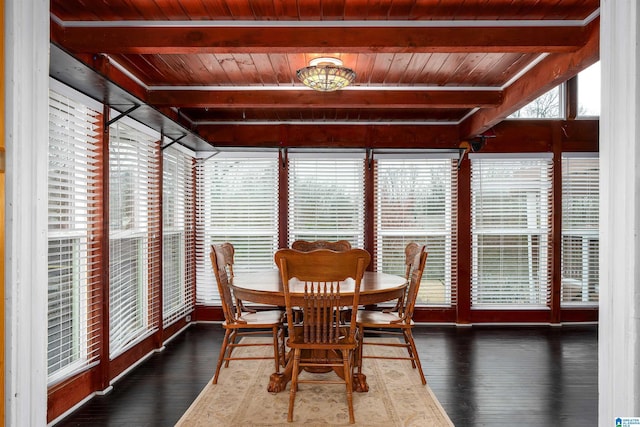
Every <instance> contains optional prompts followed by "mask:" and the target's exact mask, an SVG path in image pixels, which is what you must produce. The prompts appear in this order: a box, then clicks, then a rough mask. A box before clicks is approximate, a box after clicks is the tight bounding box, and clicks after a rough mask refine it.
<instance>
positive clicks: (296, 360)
mask: <svg viewBox="0 0 640 427" xmlns="http://www.w3.org/2000/svg"><path fill="white" fill-rule="evenodd" d="M299 368H300V349H299V348H296V349H295V350H294V351H293V372H292V373H291V391H290V392H289V414H288V415H287V421H288V422H292V421H293V404H294V402H295V400H296V391H298V370H299Z"/></svg>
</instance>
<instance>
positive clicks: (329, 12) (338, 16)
mask: <svg viewBox="0 0 640 427" xmlns="http://www.w3.org/2000/svg"><path fill="white" fill-rule="evenodd" d="M411 1H414V0H411ZM345 3H346V1H345V0H322V19H327V20H344V19H345V16H344V9H345V6H346V5H345Z"/></svg>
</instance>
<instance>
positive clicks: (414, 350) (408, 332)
mask: <svg viewBox="0 0 640 427" xmlns="http://www.w3.org/2000/svg"><path fill="white" fill-rule="evenodd" d="M404 336H405V337H406V338H407V339H408V340H409V345H410V346H411V351H410V353H411V357H412V359H411V361H412V362H414V361H415V366H417V367H418V372H420V379H421V380H422V384H423V385H424V384H426V383H427V380H426V379H425V377H424V372H422V364H421V363H420V356H418V349H417V348H416V343H415V341H414V340H413V334H412V333H411V329H405V330H404Z"/></svg>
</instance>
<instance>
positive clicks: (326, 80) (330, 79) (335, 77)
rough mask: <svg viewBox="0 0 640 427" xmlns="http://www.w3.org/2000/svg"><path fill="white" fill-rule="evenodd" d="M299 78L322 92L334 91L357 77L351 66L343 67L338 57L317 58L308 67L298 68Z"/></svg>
mask: <svg viewBox="0 0 640 427" xmlns="http://www.w3.org/2000/svg"><path fill="white" fill-rule="evenodd" d="M297 74H298V79H300V81H301V82H302V83H304V84H305V85H306V86H309V87H310V88H311V89H313V90H317V91H320V92H333V91H334V90H338V89H342V88H343V87H345V86H348V85H350V84H351V83H352V82H353V81H354V80H355V78H356V73H355V71H353V70H352V69H351V68H347V67H343V66H342V61H341V60H339V59H337V58H315V59H312V60H311V61H310V62H309V66H308V67H304V68H301V69H299V70H298V72H297Z"/></svg>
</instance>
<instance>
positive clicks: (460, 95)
mask: <svg viewBox="0 0 640 427" xmlns="http://www.w3.org/2000/svg"><path fill="white" fill-rule="evenodd" d="M146 100H147V102H148V103H149V104H151V105H155V106H158V107H160V106H176V107H190V108H195V107H200V108H207V107H211V108H215V107H229V108H258V107H260V108H285V107H286V108H310V107H323V108H371V107H373V108H376V107H377V108H379V107H378V106H379V105H384V106H385V108H387V109H394V108H461V107H481V106H484V107H487V106H492V107H494V106H497V105H499V104H500V103H501V102H502V93H501V92H500V91H495V90H491V91H482V90H474V91H460V90H452V91H447V90H436V91H428V90H425V91H393V90H388V91H366V92H365V91H342V92H326V93H318V92H315V91H312V90H311V89H303V90H295V89H294V90H257V91H245V90H238V91H234V90H223V91H216V90H210V91H202V90H179V91H171V90H150V91H149V92H148V96H147V98H146Z"/></svg>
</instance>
